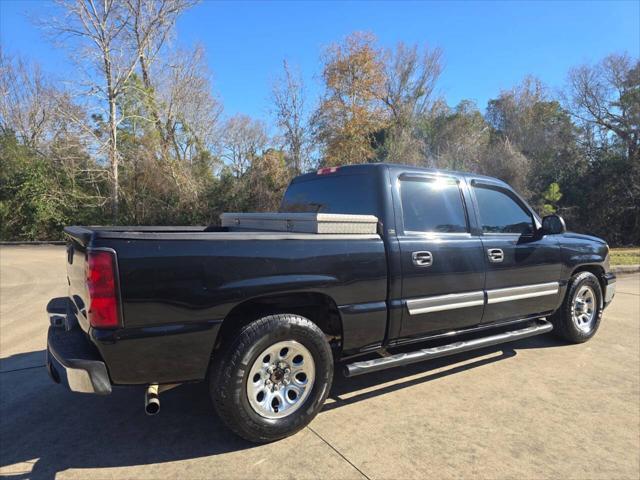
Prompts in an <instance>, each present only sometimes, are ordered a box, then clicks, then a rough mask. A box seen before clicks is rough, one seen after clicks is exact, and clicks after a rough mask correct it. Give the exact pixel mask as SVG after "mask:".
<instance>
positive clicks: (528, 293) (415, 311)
mask: <svg viewBox="0 0 640 480" xmlns="http://www.w3.org/2000/svg"><path fill="white" fill-rule="evenodd" d="M559 291H560V284H559V283H558V282H550V283H539V284H536V285H524V286H521V287H509V288H498V289H494V290H487V291H486V295H487V300H486V302H487V305H490V304H494V303H501V302H511V301H514V300H522V299H525V298H535V297H544V296H547V295H557V294H558V292H559ZM406 302H407V310H409V315H420V314H422V313H431V312H441V311H443V310H454V309H456V308H466V307H477V306H481V305H484V304H485V292H483V291H476V292H466V293H453V294H449V295H437V296H433V297H423V298H412V299H411V300H407V301H406Z"/></svg>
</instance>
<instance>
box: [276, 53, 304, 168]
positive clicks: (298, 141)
mask: <svg viewBox="0 0 640 480" xmlns="http://www.w3.org/2000/svg"><path fill="white" fill-rule="evenodd" d="M283 70H284V71H283V74H282V76H281V77H280V78H278V79H277V80H276V81H275V82H274V84H273V88H272V99H273V106H274V113H275V116H276V123H277V125H278V127H279V128H280V130H281V131H282V133H283V136H284V140H285V145H286V149H287V153H288V158H287V160H288V161H289V162H288V163H289V166H290V168H291V169H292V170H293V172H294V174H296V175H297V174H299V173H301V172H302V171H303V170H304V169H306V167H307V166H309V132H308V126H307V123H306V119H305V115H306V111H305V97H304V95H305V92H304V83H303V81H302V77H301V75H300V73H299V72H296V73H294V72H292V71H291V68H290V67H289V64H288V63H287V61H286V60H285V61H284V62H283Z"/></svg>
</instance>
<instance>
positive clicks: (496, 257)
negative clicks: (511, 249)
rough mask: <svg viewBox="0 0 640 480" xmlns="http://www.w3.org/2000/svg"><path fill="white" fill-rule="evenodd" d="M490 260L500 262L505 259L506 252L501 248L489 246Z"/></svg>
mask: <svg viewBox="0 0 640 480" xmlns="http://www.w3.org/2000/svg"><path fill="white" fill-rule="evenodd" d="M487 255H488V256H489V261H490V262H492V263H500V262H501V261H503V260H504V252H503V251H502V250H501V249H499V248H489V249H488V250H487Z"/></svg>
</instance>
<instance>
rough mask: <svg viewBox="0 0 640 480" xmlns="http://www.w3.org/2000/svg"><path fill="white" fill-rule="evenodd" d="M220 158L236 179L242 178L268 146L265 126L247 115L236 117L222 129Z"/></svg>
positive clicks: (228, 121)
mask: <svg viewBox="0 0 640 480" xmlns="http://www.w3.org/2000/svg"><path fill="white" fill-rule="evenodd" d="M220 136H221V139H220V156H221V157H222V158H223V159H224V160H225V161H226V162H227V163H228V164H229V165H230V167H231V170H232V172H233V174H234V176H235V177H236V178H240V177H242V176H243V175H244V174H245V172H246V171H247V170H248V169H249V167H250V166H251V164H252V162H253V160H254V159H256V158H257V157H258V156H259V155H260V154H261V153H262V151H263V150H264V149H265V146H266V144H267V140H268V139H267V133H266V129H265V126H264V124H263V123H262V122H261V121H259V120H253V119H252V118H251V117H248V116H246V115H236V116H234V117H231V118H230V119H229V120H227V121H226V123H225V124H224V126H223V127H222V132H221V135H220Z"/></svg>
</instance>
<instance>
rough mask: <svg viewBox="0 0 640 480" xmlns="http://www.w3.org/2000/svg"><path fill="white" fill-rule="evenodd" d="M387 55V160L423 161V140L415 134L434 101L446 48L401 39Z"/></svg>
mask: <svg viewBox="0 0 640 480" xmlns="http://www.w3.org/2000/svg"><path fill="white" fill-rule="evenodd" d="M384 56H385V84H384V90H383V96H382V101H383V102H384V104H385V105H386V107H387V109H388V110H389V113H390V122H389V127H388V128H387V130H386V132H385V138H384V145H383V155H382V156H383V157H384V159H385V160H389V161H394V162H403V163H411V164H420V163H421V162H422V161H424V159H423V158H421V155H420V150H421V148H420V140H419V138H417V137H416V135H415V125H416V123H417V119H418V118H420V117H422V116H424V114H425V113H426V111H427V110H428V108H429V107H430V106H431V104H432V103H433V101H434V98H433V93H434V90H435V86H436V82H437V81H438V78H439V77H440V74H441V73H442V50H440V49H439V48H433V49H432V48H429V47H424V48H423V49H419V48H418V46H417V45H412V46H407V45H405V44H404V43H402V42H400V43H399V44H398V45H397V46H396V48H395V50H391V49H390V50H387V51H386V52H385V54H384Z"/></svg>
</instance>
